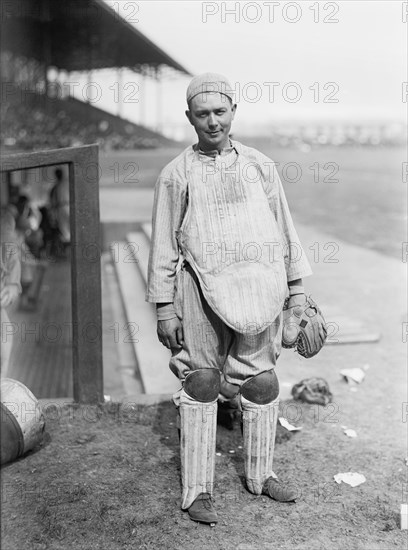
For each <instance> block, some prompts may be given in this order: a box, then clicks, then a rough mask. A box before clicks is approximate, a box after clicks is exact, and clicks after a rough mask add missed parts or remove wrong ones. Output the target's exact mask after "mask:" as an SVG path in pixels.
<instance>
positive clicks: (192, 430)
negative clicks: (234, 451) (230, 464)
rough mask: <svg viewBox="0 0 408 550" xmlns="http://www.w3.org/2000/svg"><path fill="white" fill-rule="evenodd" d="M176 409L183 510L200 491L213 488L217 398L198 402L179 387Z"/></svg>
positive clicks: (209, 491)
mask: <svg viewBox="0 0 408 550" xmlns="http://www.w3.org/2000/svg"><path fill="white" fill-rule="evenodd" d="M179 410H180V421H181V426H180V428H181V438H180V457H181V483H182V502H181V508H182V509H183V510H186V509H187V508H189V507H190V506H191V505H192V503H193V502H194V500H195V499H196V498H197V496H198V495H199V494H200V493H209V494H210V495H212V492H213V485H214V465H215V437H216V427H217V400H216V399H215V401H211V402H210V403H201V402H199V401H195V400H194V399H192V398H191V397H190V396H189V395H188V394H187V393H186V392H185V391H184V390H182V391H181V395H180V409H179Z"/></svg>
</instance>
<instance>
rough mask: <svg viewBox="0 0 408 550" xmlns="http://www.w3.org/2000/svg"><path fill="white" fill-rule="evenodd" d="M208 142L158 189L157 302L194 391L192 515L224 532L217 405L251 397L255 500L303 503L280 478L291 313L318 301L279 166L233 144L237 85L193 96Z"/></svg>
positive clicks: (190, 152)
mask: <svg viewBox="0 0 408 550" xmlns="http://www.w3.org/2000/svg"><path fill="white" fill-rule="evenodd" d="M187 104H188V110H187V111H186V115H187V118H188V120H189V121H190V123H191V124H192V125H193V127H194V129H195V131H196V133H197V136H198V143H197V144H196V145H194V146H191V147H188V148H187V149H186V150H185V151H183V153H181V154H180V155H179V156H178V157H177V158H175V159H174V160H173V161H172V162H170V163H169V164H168V165H167V166H166V167H165V168H164V170H163V171H162V172H161V174H160V176H159V178H158V181H157V184H156V189H155V199H154V208H153V230H152V242H151V251H150V258H149V272H148V288H147V294H146V300H147V301H149V302H153V303H156V305H157V316H158V328H157V332H158V337H159V340H160V341H161V343H162V344H163V345H165V346H166V347H168V348H169V349H170V350H171V352H172V357H171V360H170V368H171V370H172V371H173V372H174V373H175V374H176V375H177V376H178V377H179V379H180V381H181V384H182V388H181V390H180V391H178V392H177V393H176V394H175V396H174V402H175V404H176V406H177V407H178V409H179V413H180V451H181V477H182V503H181V507H182V509H183V510H187V511H188V513H189V515H190V517H191V519H193V520H195V521H199V522H202V523H209V524H214V523H216V522H217V514H216V512H215V509H214V506H213V500H212V491H213V483H214V461H215V435H216V419H217V415H216V413H217V400H218V398H219V396H220V395H221V396H222V398H223V399H232V398H237V396H239V400H240V404H241V409H242V426H243V439H244V444H243V447H244V460H245V478H246V484H247V488H248V490H249V491H250V492H251V493H254V494H257V495H259V494H262V493H263V494H267V495H269V496H270V497H271V498H273V499H275V500H279V501H291V500H294V498H295V496H296V494H295V492H294V491H293V489H291V488H289V487H282V486H281V485H280V484H279V483H278V482H277V481H276V479H275V477H274V473H273V471H272V460H273V452H274V443H275V434H276V422H277V416H278V402H279V401H278V395H279V384H278V380H277V377H276V374H275V371H274V367H275V365H276V361H277V359H278V357H279V355H280V352H281V347H282V308H283V304H284V301H285V299H286V298H287V297H288V296H289V305H290V306H293V305H295V304H299V305H300V304H303V303H304V302H305V301H306V298H305V295H304V290H303V286H302V278H303V277H305V276H307V275H310V274H311V269H310V266H309V263H308V261H307V259H306V257H305V254H304V252H303V249H302V247H301V245H300V243H299V239H298V236H297V233H296V231H295V229H294V226H293V223H292V219H291V216H290V213H289V209H288V205H287V202H286V199H285V195H284V192H283V188H282V185H281V182H280V179H279V176H278V174H277V171H276V168H275V166H274V163H273V162H272V161H271V160H270V159H269V158H268V157H266V156H265V155H263V154H261V153H260V152H259V151H257V150H255V149H253V148H250V147H246V146H244V145H242V144H241V143H239V142H237V141H233V140H232V139H230V135H229V134H230V129H231V124H232V121H233V119H234V116H235V113H236V108H237V106H236V104H235V103H234V93H233V90H232V87H231V85H230V83H229V82H228V80H227V79H226V78H225V77H224V76H222V75H219V74H215V73H205V74H203V75H200V76H197V77H195V78H193V80H192V81H191V83H190V85H189V86H188V89H187Z"/></svg>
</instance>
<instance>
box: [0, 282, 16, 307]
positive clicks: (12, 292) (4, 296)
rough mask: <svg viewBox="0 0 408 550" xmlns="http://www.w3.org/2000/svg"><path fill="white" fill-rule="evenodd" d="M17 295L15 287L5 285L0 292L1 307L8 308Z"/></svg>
mask: <svg viewBox="0 0 408 550" xmlns="http://www.w3.org/2000/svg"><path fill="white" fill-rule="evenodd" d="M18 295H19V291H18V288H17V285H6V286H5V287H4V288H3V289H2V291H1V292H0V305H1V307H8V306H9V305H10V304H12V303H13V302H14V300H15V299H16V298H17V296H18Z"/></svg>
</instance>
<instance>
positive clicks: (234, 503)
mask: <svg viewBox="0 0 408 550" xmlns="http://www.w3.org/2000/svg"><path fill="white" fill-rule="evenodd" d="M346 386H347V385H346V384H340V383H339V384H338V385H337V388H334V389H335V391H336V392H337V393H338V394H339V393H340V394H341V395H338V397H342V398H343V399H345V400H347V398H348V397H349V395H350V394H349V389H348V388H347V387H346ZM44 412H45V417H46V432H45V436H44V441H43V443H42V445H41V446H39V448H38V449H37V450H36V451H35V452H32V453H30V454H29V455H27V456H26V457H24V458H22V459H19V460H18V461H16V462H14V463H11V464H9V465H6V466H4V467H3V468H2V510H1V511H2V522H1V535H2V548H3V550H12V549H13V550H14V549H16V550H17V549H18V550H20V549H21V548H23V547H25V548H30V549H33V550H45V549H66V548H71V549H73V550H93V549H105V548H106V549H112V550H115V549H118V550H119V549H126V548H137V549H153V548H155V549H156V548H166V549H167V548H168V549H191V548H194V549H197V550H198V549H220V550H221V549H225V550H229V549H232V548H234V549H236V550H258V549H271V548H274V549H275V548H283V549H286V548H290V549H293V550H294V549H311V550H320V549H324V550H326V549H329V548H330V549H331V548H337V549H344V550H351V549H353V550H354V549H367V550H368V549H369V550H375V549H386V550H388V549H392V548H399V549H402V548H406V545H407V538H406V533H407V532H406V531H401V530H400V529H399V516H398V512H399V510H398V509H397V507H396V504H395V503H399V502H401V487H402V483H401V481H402V477H403V474H402V472H403V471H404V470H405V464H404V458H403V457H402V455H401V449H400V448H399V446H398V445H396V446H395V447H393V445H389V444H385V445H381V446H379V445H378V442H377V441H374V440H373V439H372V438H364V437H359V438H358V439H350V438H347V437H346V436H345V435H344V434H343V430H342V429H341V427H340V424H341V422H342V420H341V415H339V410H338V406H337V405H336V403H333V404H330V405H328V406H327V407H322V406H318V405H307V404H302V403H300V402H294V401H291V400H287V401H283V402H282V403H281V413H282V414H284V415H285V416H286V417H287V418H288V419H290V420H292V421H293V423H294V424H299V425H302V426H303V429H302V431H299V432H288V431H287V430H285V429H283V428H282V427H280V426H278V433H277V440H276V441H277V445H276V450H275V462H274V470H275V472H276V473H277V474H278V475H279V477H280V479H281V480H282V481H283V482H284V481H285V480H291V481H292V482H294V483H295V484H296V485H297V487H298V500H297V502H296V503H286V504H282V503H277V502H274V501H272V500H270V499H269V498H268V497H265V496H260V497H256V496H253V495H251V494H250V493H248V492H247V491H246V490H245V487H244V483H243V455H242V438H241V432H240V427H239V420H238V419H235V420H234V422H233V428H234V429H233V430H230V429H227V428H226V427H225V419H220V421H221V422H222V424H219V426H218V431H217V453H219V454H218V455H217V456H216V484H215V503H216V507H217V510H218V512H219V523H218V525H217V526H216V527H215V528H211V527H209V526H205V525H199V524H196V523H194V522H192V521H191V520H190V519H189V517H188V515H187V514H186V513H185V512H182V511H181V510H180V481H179V475H180V461H179V454H178V434H177V428H176V411H175V408H174V406H173V404H172V403H171V402H164V403H160V404H157V405H151V406H143V405H137V404H132V403H127V404H124V405H122V406H120V405H119V404H117V403H107V404H105V405H103V406H99V407H95V406H79V405H64V404H63V402H60V403H58V404H49V405H47V406H46V408H45V410H44ZM355 412H356V411H355ZM323 455H324V456H325V460H324V461H321V460H320V459H318V457H319V456H320V457H321V456H323ZM357 464H358V465H359V468H361V470H360V471H362V472H363V473H364V475H365V476H366V478H367V482H366V483H364V484H363V485H360V486H359V487H355V488H352V487H350V486H348V485H344V484H341V485H337V484H336V483H335V481H334V480H333V474H334V473H338V472H343V471H349V470H353V469H354V466H355V465H357ZM381 464H384V465H387V467H386V468H385V467H384V468H382V467H381V466H380V465H381ZM354 471H356V470H355V469H354Z"/></svg>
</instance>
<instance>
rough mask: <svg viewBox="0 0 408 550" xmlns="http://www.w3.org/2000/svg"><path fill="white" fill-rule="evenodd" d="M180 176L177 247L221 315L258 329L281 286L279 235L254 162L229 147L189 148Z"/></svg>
mask: <svg viewBox="0 0 408 550" xmlns="http://www.w3.org/2000/svg"><path fill="white" fill-rule="evenodd" d="M187 179H188V205H187V209H186V213H185V217H184V219H183V223H182V225H181V228H180V231H179V234H178V243H179V246H180V249H181V252H182V254H183V256H184V258H185V259H186V260H187V261H188V263H189V264H190V265H191V267H192V268H193V269H194V271H195V273H196V275H197V278H198V280H199V282H200V286H201V290H202V292H203V294H204V297H205V299H206V300H207V302H208V304H209V306H210V307H211V308H212V310H213V311H214V312H215V313H216V314H217V315H218V316H219V317H220V318H221V319H222V321H223V322H224V323H225V324H226V325H228V326H229V327H231V328H232V329H233V330H234V331H236V332H240V333H245V334H259V333H260V332H262V331H264V330H265V329H266V328H267V327H268V326H269V325H271V324H272V323H273V322H274V320H275V319H276V317H277V316H278V315H279V314H280V313H281V311H282V307H283V303H284V300H285V297H286V293H287V282H286V271H285V263H284V259H283V254H282V250H283V245H282V238H281V234H280V231H279V228H278V225H277V222H276V219H275V216H274V214H273V213H272V211H271V209H270V207H269V203H268V200H267V197H266V194H265V191H264V189H263V185H262V175H261V172H260V170H259V167H257V166H256V164H254V162H253V161H251V160H250V159H247V158H246V157H245V156H244V155H242V154H239V155H238V154H237V152H236V151H235V150H233V151H232V152H231V153H228V154H227V155H218V156H217V157H215V158H214V157H207V156H204V155H201V154H199V153H198V152H196V154H195V156H194V160H193V161H192V163H191V166H190V167H189V169H188V170H187Z"/></svg>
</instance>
